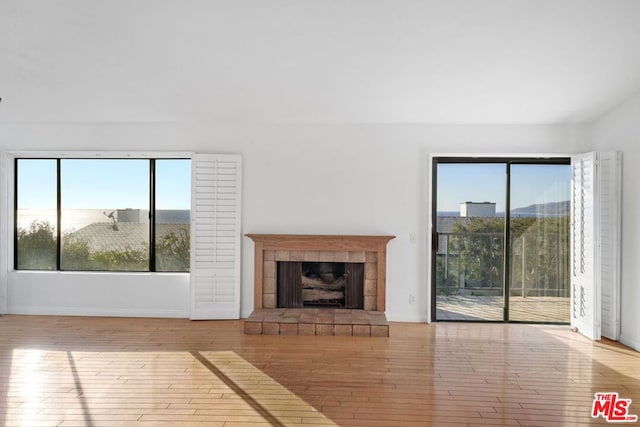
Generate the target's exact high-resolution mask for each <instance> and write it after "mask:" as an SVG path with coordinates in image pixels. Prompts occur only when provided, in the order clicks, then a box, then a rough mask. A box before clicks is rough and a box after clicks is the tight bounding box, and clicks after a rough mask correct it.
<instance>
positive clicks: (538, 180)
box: [437, 163, 571, 212]
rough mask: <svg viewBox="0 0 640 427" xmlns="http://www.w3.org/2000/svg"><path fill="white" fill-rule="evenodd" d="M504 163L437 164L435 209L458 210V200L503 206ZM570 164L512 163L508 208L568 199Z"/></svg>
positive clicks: (500, 208) (505, 170)
mask: <svg viewBox="0 0 640 427" xmlns="http://www.w3.org/2000/svg"><path fill="white" fill-rule="evenodd" d="M506 178H507V166H506V164H499V163H493V164H492V163H440V164H438V201H437V202H438V203H437V205H438V207H437V208H438V211H459V210H460V203H463V202H465V201H472V202H485V201H488V202H495V203H496V211H498V212H504V210H505V190H506ZM570 191H571V166H570V165H511V208H512V209H514V208H520V207H524V206H529V205H532V204H536V203H550V202H559V201H564V200H569V197H570Z"/></svg>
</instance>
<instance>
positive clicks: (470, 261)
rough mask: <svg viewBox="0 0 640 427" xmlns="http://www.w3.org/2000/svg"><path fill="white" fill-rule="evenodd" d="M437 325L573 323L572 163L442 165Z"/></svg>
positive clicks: (439, 161) (441, 161)
mask: <svg viewBox="0 0 640 427" xmlns="http://www.w3.org/2000/svg"><path fill="white" fill-rule="evenodd" d="M433 174H434V176H433V178H434V179H433V184H434V185H433V194H434V198H433V202H434V206H433V216H432V224H433V240H432V241H433V248H432V283H433V284H434V286H433V287H432V291H433V294H432V301H433V305H432V313H433V320H453V321H520V322H553V323H556V322H560V323H564V322H568V321H569V299H568V293H569V279H570V278H569V275H568V268H569V258H568V254H569V219H568V218H569V216H568V215H569V191H570V187H571V186H570V184H571V172H570V166H569V159H552V160H548V159H544V160H541V159H503V158H497V159H465V158H435V159H434V164H433Z"/></svg>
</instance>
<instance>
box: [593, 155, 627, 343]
mask: <svg viewBox="0 0 640 427" xmlns="http://www.w3.org/2000/svg"><path fill="white" fill-rule="evenodd" d="M621 160H622V157H621V154H620V153H618V152H607V153H598V161H599V163H598V164H599V168H598V170H599V176H598V178H599V179H598V195H599V201H598V204H599V215H600V216H599V221H598V224H599V235H600V286H601V313H602V316H601V321H602V325H601V333H602V336H603V337H606V338H609V339H612V340H618V339H619V338H620V242H621V236H620V233H621V229H620V226H621V218H620V207H621V205H620V202H621V199H622V196H621V189H622V185H621V175H620V172H621Z"/></svg>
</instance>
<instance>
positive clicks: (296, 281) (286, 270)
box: [276, 261, 364, 309]
mask: <svg viewBox="0 0 640 427" xmlns="http://www.w3.org/2000/svg"><path fill="white" fill-rule="evenodd" d="M276 282H277V300H278V301H277V302H278V308H302V307H334V308H346V309H362V308H364V263H350V262H299V261H278V263H277V273H276Z"/></svg>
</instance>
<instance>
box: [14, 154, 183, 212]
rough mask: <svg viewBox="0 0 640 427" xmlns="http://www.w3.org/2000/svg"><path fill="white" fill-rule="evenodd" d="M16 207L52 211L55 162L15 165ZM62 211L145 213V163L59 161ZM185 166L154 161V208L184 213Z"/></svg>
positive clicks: (93, 160) (146, 161) (24, 161)
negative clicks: (132, 211) (178, 210)
mask: <svg viewBox="0 0 640 427" xmlns="http://www.w3.org/2000/svg"><path fill="white" fill-rule="evenodd" d="M18 185H19V187H18V204H19V208H21V209H25V208H32V209H45V208H49V209H55V208H56V161H55V160H50V159H45V160H38V159H22V160H19V163H18ZM61 186H62V208H63V209H126V208H132V209H148V208H149V161H148V160H145V159H127V160H120V159H117V160H111V159H91V160H83V159H63V160H62V161H61ZM190 207H191V162H190V161H189V160H157V161H156V208H157V209H190Z"/></svg>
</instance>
